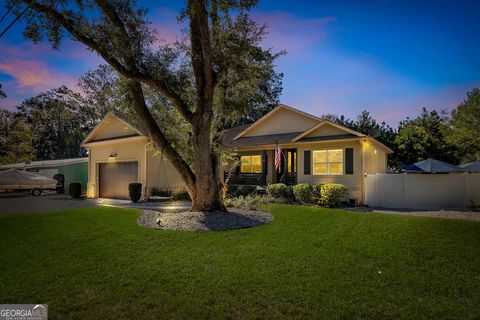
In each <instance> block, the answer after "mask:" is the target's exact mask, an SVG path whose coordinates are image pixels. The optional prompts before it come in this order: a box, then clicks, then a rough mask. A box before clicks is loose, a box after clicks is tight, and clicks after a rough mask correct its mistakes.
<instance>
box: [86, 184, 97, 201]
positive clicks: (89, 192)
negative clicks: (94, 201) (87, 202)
mask: <svg viewBox="0 0 480 320" xmlns="http://www.w3.org/2000/svg"><path fill="white" fill-rule="evenodd" d="M87 197H88V198H95V185H94V184H91V185H89V186H88V190H87Z"/></svg>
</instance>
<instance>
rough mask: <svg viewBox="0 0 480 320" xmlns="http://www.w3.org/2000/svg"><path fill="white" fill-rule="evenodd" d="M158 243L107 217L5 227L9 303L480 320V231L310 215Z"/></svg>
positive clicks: (1, 269)
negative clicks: (478, 319)
mask: <svg viewBox="0 0 480 320" xmlns="http://www.w3.org/2000/svg"><path fill="white" fill-rule="evenodd" d="M270 209H271V211H272V212H273V214H274V215H275V221H274V222H273V223H272V224H270V225H265V226H260V227H256V228H251V229H243V230H236V231H225V232H196V233H194V232H179V231H156V230H149V229H144V228H141V227H139V226H137V225H136V222H135V220H136V218H137V217H138V215H139V214H140V211H137V210H130V209H115V208H105V207H97V208H90V209H77V210H70V211H64V212H54V213H43V214H31V215H12V216H4V217H0V239H1V242H0V303H48V304H49V313H50V319H159V318H168V319H175V318H182V319H192V318H195V319H198V318H235V319H250V318H268V319H273V318H302V319H303V318H315V319H321V318H324V319H334V318H345V319H352V318H365V319H367V318H368V319H384V318H395V319H452V318H456V319H474V318H479V317H480V311H479V308H480V294H479V293H480V223H476V222H468V221H460V220H458V221H455V220H447V219H434V218H420V217H401V216H393V215H382V214H372V213H355V212H347V211H341V210H332V209H320V208H312V207H299V206H275V207H273V208H270Z"/></svg>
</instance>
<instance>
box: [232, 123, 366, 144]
mask: <svg viewBox="0 0 480 320" xmlns="http://www.w3.org/2000/svg"><path fill="white" fill-rule="evenodd" d="M249 126H250V124H246V125H242V126H238V127H235V128H232V129H229V130H226V131H225V134H224V136H223V143H224V144H225V145H226V146H228V147H244V146H260V145H271V144H276V143H280V144H282V143H288V142H291V141H292V140H293V139H294V138H295V137H296V136H298V135H299V134H301V133H302V131H300V132H288V133H279V134H268V135H262V136H253V137H240V138H238V139H237V140H235V137H236V136H237V135H238V134H240V133H241V132H242V131H244V130H245V129H247V128H248V127H249ZM351 138H358V137H357V136H356V135H354V134H350V133H349V134H339V135H330V136H320V137H308V138H302V139H300V140H298V141H297V142H310V141H330V140H341V139H351Z"/></svg>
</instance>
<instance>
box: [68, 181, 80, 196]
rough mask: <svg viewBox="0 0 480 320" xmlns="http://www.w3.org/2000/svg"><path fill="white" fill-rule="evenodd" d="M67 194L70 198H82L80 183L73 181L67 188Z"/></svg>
mask: <svg viewBox="0 0 480 320" xmlns="http://www.w3.org/2000/svg"><path fill="white" fill-rule="evenodd" d="M68 194H69V195H70V197H72V198H80V197H81V196H82V183H81V182H78V181H75V182H71V183H70V185H69V186H68Z"/></svg>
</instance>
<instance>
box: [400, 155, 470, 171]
mask: <svg viewBox="0 0 480 320" xmlns="http://www.w3.org/2000/svg"><path fill="white" fill-rule="evenodd" d="M402 171H406V172H425V173H448V172H462V171H464V170H463V169H461V168H459V167H457V166H455V165H453V164H450V163H446V162H443V161H440V160H435V159H431V158H430V159H427V160H423V161H419V162H416V163H413V164H409V165H407V166H405V167H403V169H402Z"/></svg>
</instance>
